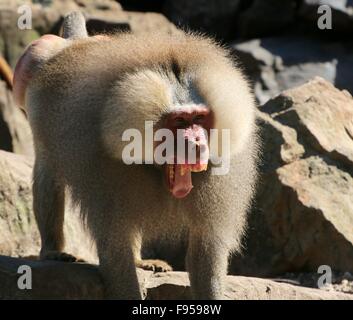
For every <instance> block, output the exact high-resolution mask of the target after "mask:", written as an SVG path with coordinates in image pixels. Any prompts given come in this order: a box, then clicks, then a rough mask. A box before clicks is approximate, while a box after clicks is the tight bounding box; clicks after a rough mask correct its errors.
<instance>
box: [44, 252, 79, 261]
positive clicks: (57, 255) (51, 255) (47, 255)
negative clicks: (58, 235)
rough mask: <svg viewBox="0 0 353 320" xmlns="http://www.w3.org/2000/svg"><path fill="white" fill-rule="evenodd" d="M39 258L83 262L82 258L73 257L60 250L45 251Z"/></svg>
mask: <svg viewBox="0 0 353 320" xmlns="http://www.w3.org/2000/svg"><path fill="white" fill-rule="evenodd" d="M40 258H41V259H42V260H55V261H62V262H85V261H84V260H83V259H81V258H78V257H75V256H73V255H71V254H69V253H66V252H61V251H47V252H44V253H41V255H40Z"/></svg>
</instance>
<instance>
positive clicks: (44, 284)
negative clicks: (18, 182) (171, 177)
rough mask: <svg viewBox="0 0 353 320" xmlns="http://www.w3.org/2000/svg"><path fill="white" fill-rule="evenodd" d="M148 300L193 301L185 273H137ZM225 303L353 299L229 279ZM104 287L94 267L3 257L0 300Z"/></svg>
mask: <svg viewBox="0 0 353 320" xmlns="http://www.w3.org/2000/svg"><path fill="white" fill-rule="evenodd" d="M21 265H26V266H29V267H30V268H31V270H32V279H33V282H32V289H31V290H19V289H18V285H17V281H18V278H19V276H20V274H18V268H19V267H20V266H21ZM138 278H139V282H140V286H141V291H142V293H143V297H144V299H146V300H162V299H163V300H167V299H173V300H185V299H190V288H189V279H188V275H187V273H185V272H167V273H155V274H154V273H152V272H149V271H143V270H138ZM225 295H226V299H230V300H239V299H242V300H259V299H266V300H278V299H280V300H291V299H298V300H353V295H350V294H344V293H337V292H327V291H324V290H318V289H311V288H303V287H298V286H293V285H290V284H286V283H278V282H275V281H271V280H265V279H257V278H246V277H234V276H228V277H227V279H226V293H225ZM102 298H103V286H102V282H101V279H100V276H99V273H98V268H97V266H95V265H89V264H84V263H64V262H54V261H31V260H24V259H15V258H10V257H6V256H0V299H102Z"/></svg>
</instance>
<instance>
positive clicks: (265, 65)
mask: <svg viewBox="0 0 353 320" xmlns="http://www.w3.org/2000/svg"><path fill="white" fill-rule="evenodd" d="M23 4H27V5H29V6H30V8H31V12H32V28H31V29H28V30H19V28H18V27H17V21H18V18H19V17H20V15H21V13H19V12H18V8H19V7H20V6H21V5H23ZM322 5H328V6H329V8H330V10H331V12H332V29H324V30H322V29H320V28H319V27H318V19H319V18H320V17H321V16H322V15H323V13H321V14H320V13H318V9H319V7H320V6H322ZM77 9H79V10H82V11H83V12H84V13H85V15H86V19H87V27H88V30H89V32H90V34H96V33H101V32H114V31H117V32H119V31H129V32H133V33H145V34H146V37H148V34H149V33H153V32H154V31H155V30H158V31H161V30H162V31H163V32H166V33H178V32H180V31H179V29H180V28H181V29H184V30H191V31H195V32H202V33H205V34H207V35H209V36H212V37H215V38H216V39H217V40H218V41H219V42H220V43H222V44H223V45H225V46H226V47H228V48H229V49H230V52H231V54H232V56H233V57H234V61H236V62H237V63H238V64H239V65H240V66H242V68H243V69H244V71H245V72H246V74H247V75H248V77H249V80H250V81H251V83H252V86H253V89H254V92H255V95H256V98H257V101H258V104H259V110H258V122H259V126H260V128H261V136H262V140H263V146H262V150H263V152H262V154H263V155H262V159H261V161H259V165H260V173H261V176H260V181H259V184H258V192H257V197H256V199H255V201H254V204H253V207H252V210H251V211H250V213H249V228H248V232H247V234H246V237H245V238H244V243H243V252H242V254H237V255H235V256H234V257H232V259H231V263H230V269H229V272H230V274H236V275H245V276H253V277H266V278H272V279H277V281H279V282H287V283H290V284H295V285H302V286H309V287H314V288H315V287H317V279H318V277H319V276H320V274H318V273H317V270H318V267H319V266H321V265H328V266H330V268H331V269H332V271H333V275H332V276H333V278H332V280H333V283H332V285H328V286H326V289H327V290H329V291H330V290H331V291H333V292H335V291H341V292H345V293H353V276H352V275H353V99H352V96H351V94H350V93H353V1H352V0H148V1H140V0H121V1H114V0H99V1H98V0H32V1H21V0H0V255H6V256H13V257H27V258H31V259H32V258H33V257H32V256H33V255H37V253H38V251H39V237H38V231H37V227H36V225H35V220H34V217H33V212H32V204H31V201H32V199H31V190H30V184H31V168H32V164H33V146H32V138H31V132H30V128H29V125H28V121H27V119H26V115H25V114H24V113H23V112H22V111H21V110H20V109H19V108H18V106H16V105H15V103H14V101H13V97H12V92H11V87H12V70H13V68H14V66H15V64H16V62H17V60H18V58H19V56H20V55H21V54H22V52H23V50H24V48H25V47H26V46H27V44H28V43H30V42H31V41H33V40H34V39H37V38H38V37H40V36H41V35H43V34H46V33H54V34H58V33H59V31H60V26H61V22H62V19H63V16H64V15H65V14H66V13H68V12H70V11H72V10H77ZM326 22H327V21H326ZM67 211H68V214H67V216H68V218H67V223H66V233H67V236H68V239H67V251H69V252H70V253H73V254H76V255H79V256H80V257H82V258H85V259H86V260H87V261H88V262H96V257H95V252H94V247H93V245H92V242H91V240H90V239H89V237H88V236H87V235H85V234H84V232H82V230H81V229H82V227H81V225H80V223H79V222H78V221H77V219H76V215H75V209H73V208H71V207H70V206H68V209H67ZM185 246H186V244H185V243H184V244H182V245H176V244H174V243H172V244H171V243H168V241H167V240H166V241H164V240H163V241H160V242H158V243H154V244H149V245H148V246H146V248H145V254H146V255H147V256H149V257H158V258H165V259H166V260H168V261H169V262H170V263H171V264H172V265H173V266H174V268H175V269H177V270H184V263H183V262H184V252H185ZM0 258H1V257H0ZM14 265H16V263H15V262H13V261H12V260H11V261H10V260H8V259H6V258H1V259H0V283H1V281H9V277H8V276H7V274H4V273H3V271H1V269H3V270H8V272H9V273H11V272H12V271H11V270H12V268H13V267H14ZM36 266H37V265H36ZM37 267H38V266H37ZM44 268H45V266H44ZM68 268H71V267H68ZM39 269H40V268H39ZM75 272H76V271H75ZM80 272H86V271H85V270H83V269H82V270H80ZM89 272H93V273H92V274H95V273H94V272H95V271H89ZM170 277H171V278H168V277H167V278H168V279H169V280H168V279H167V280H158V281H160V282H161V281H162V282H161V283H163V281H165V283H169V282H172V283H173V284H174V285H175V284H178V283H182V284H181V287H182V288H184V287H185V286H186V284H185V281H186V280H185V279H184V278H183V276H182V280H180V279H181V278H180V277H179V275H178V273H175V274H174V273H172V274H171V275H170ZM173 277H175V278H173ZM44 278H45V277H44ZM162 278H163V277H162ZM162 278H161V279H162ZM45 279H46V280H45V282H46V281H47V280H48V279H47V278H45ZM163 279H166V277H164V278H163ZM251 279H254V278H249V280H242V279H240V278H239V279H238V280H237V281H238V282H237V283H238V287H237V290H238V291H239V290H240V289H239V288H244V286H245V285H249V286H250V287H252V288H253V289H254V290H255V291H256V290H258V292H259V295H258V296H256V295H252V296H251V294H250V296H246V295H247V294H249V292H244V296H243V298H246V297H248V298H251V297H252V298H266V297H267V298H271V297H270V296H268V295H267V288H268V287H270V288H272V287H271V285H270V284H268V283H267V282H266V283H262V282H259V283H258V282H256V280H251ZM49 280H50V279H49ZM168 281H169V282H168ZM173 281H174V282H173ZM180 281H181V282H180ZM229 281H230V282H229V283H232V281H233V280H231V279H230V280H229ZM242 281H245V282H242ZM266 281H267V280H266ZM63 283H65V282H63ZM265 284H266V285H265ZM73 286H74V284H73ZM0 287H1V285H0ZM2 287H3V288H5V287H4V286H2ZM69 287H70V286H69ZM273 288H275V289H273V290H275V292H276V294H277V295H276V294H275V295H272V298H273V297H281V295H282V291H281V290H284V291H283V292H287V291H285V290H286V288H285V287H278V288H277V287H276V285H275V286H274V287H273ZM276 288H277V289H276ZM174 289H175V288H174V287H172V291H173V290H174ZM43 290H44V289H43ZM58 290H59V289H58ZM234 290H235V289H234V288H233V289H231V290H230V292H233V294H234V292H235V291H234ZM262 290H263V294H262ZM276 290H277V291H276ZM288 290H289V289H288ZM291 290H292V289H291ZM162 291H163V290H162ZM289 291H290V290H289ZM6 292H7V291H6V289H3V290H2V291H1V290H0V298H1V297H6ZM43 292H44V291H42V292H41V293H39V296H42V295H43ZM58 292H60V290H59V291H58ZM260 292H261V294H260ZM291 292H292V293H291V294H292V295H291V294H287V295H286V293H284V297H287V298H289V297H293V296H295V295H296V294H297V293H296V291H295V290H294V291H291ZM7 293H8V292H7ZM97 294H98V293H97ZM155 294H157V296H158V294H159V296H158V297H162V298H163V297H166V296H167V295H168V292H166V291H163V292H162V293H160V292H159V291H158V293H155ZM308 294H309V293H308ZM310 294H311V291H310ZM310 294H309V296H308V297H312V296H311V295H310ZM98 295H99V294H98ZM229 295H230V296H232V294H231V293H229ZM73 296H74V297H77V295H76V296H75V294H73ZM298 296H300V294H299V293H298ZM313 296H314V297H320V294H319V295H318V296H315V294H313ZM152 297H154V296H153V294H152ZM181 297H183V296H182V295H181ZM322 297H326V298H329V296H325V295H324V294H323V295H322ZM332 297H333V296H332ZM332 297H331V298H332ZM337 297H341V296H337ZM236 298H239V294H238V295H237V297H236Z"/></svg>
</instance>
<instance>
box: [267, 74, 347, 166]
mask: <svg viewBox="0 0 353 320" xmlns="http://www.w3.org/2000/svg"><path fill="white" fill-rule="evenodd" d="M283 97H285V98H284V99H285V101H286V104H285V105H283V106H284V108H282V109H281V110H276V108H273V105H271V103H268V104H267V105H265V106H264V107H263V108H262V109H261V110H262V111H265V112H268V113H271V116H272V118H274V119H275V120H277V121H279V122H281V123H282V124H285V125H288V126H291V127H295V128H296V130H297V132H298V134H299V135H300V136H301V137H302V139H306V140H307V141H306V142H305V143H306V145H308V146H310V147H311V148H315V149H316V150H318V151H322V152H323V153H326V154H328V155H330V156H331V157H333V158H334V159H339V160H342V161H343V162H346V163H347V164H348V165H352V164H353V99H352V97H351V95H350V94H349V93H348V92H341V91H340V90H338V89H336V88H335V87H334V86H333V85H332V84H330V83H329V82H327V81H325V80H323V79H322V78H318V77H317V78H315V79H314V80H313V81H310V82H309V83H307V84H306V85H304V86H301V87H298V88H294V89H292V90H288V91H285V92H283V93H282V94H281V95H280V96H279V97H278V98H277V99H279V100H280V99H282V98H283ZM279 113H280V114H279Z"/></svg>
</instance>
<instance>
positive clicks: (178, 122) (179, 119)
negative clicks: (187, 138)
mask: <svg viewBox="0 0 353 320" xmlns="http://www.w3.org/2000/svg"><path fill="white" fill-rule="evenodd" d="M174 124H175V126H176V127H178V128H185V127H187V126H188V122H187V121H186V120H185V119H184V118H182V117H177V118H175V119H174Z"/></svg>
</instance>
